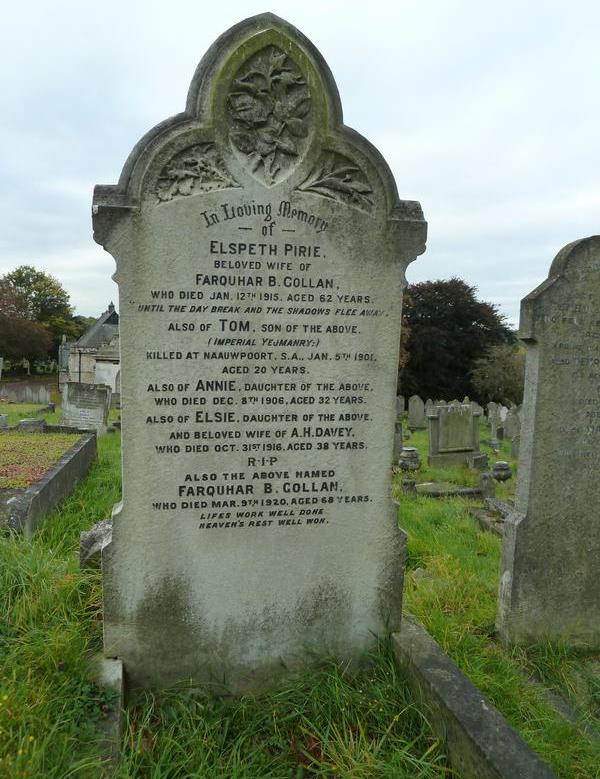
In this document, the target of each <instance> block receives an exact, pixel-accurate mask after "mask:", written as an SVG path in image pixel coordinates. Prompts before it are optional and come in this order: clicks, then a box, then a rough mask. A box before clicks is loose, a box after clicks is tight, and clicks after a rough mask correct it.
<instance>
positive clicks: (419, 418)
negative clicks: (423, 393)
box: [408, 395, 427, 430]
mask: <svg viewBox="0 0 600 779" xmlns="http://www.w3.org/2000/svg"><path fill="white" fill-rule="evenodd" d="M408 427H409V428H410V429H411V430H425V428H426V427H427V419H426V417H425V404H424V403H423V401H422V400H421V398H420V397H419V396H418V395H411V396H410V398H409V399H408Z"/></svg>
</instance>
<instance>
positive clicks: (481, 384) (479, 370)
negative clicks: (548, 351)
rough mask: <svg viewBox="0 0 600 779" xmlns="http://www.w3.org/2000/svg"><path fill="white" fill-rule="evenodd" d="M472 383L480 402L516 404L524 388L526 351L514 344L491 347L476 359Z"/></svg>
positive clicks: (472, 372) (521, 396)
mask: <svg viewBox="0 0 600 779" xmlns="http://www.w3.org/2000/svg"><path fill="white" fill-rule="evenodd" d="M471 383H472V384H473V387H474V389H475V392H476V393H477V397H479V398H480V400H481V402H482V403H488V402H489V401H491V400H493V401H495V402H496V403H504V404H509V403H514V404H515V405H519V403H521V401H522V400H523V388H524V385H525V352H524V351H523V349H522V348H519V347H518V346H517V345H516V344H498V345H496V346H492V347H490V348H489V349H488V350H487V352H486V353H485V355H484V356H483V357H480V358H479V359H478V360H475V362H474V367H473V370H472V371H471Z"/></svg>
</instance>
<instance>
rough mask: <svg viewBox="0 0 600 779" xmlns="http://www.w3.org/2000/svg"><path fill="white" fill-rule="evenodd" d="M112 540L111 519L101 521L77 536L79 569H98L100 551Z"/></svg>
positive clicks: (100, 556) (100, 558) (100, 557)
mask: <svg viewBox="0 0 600 779" xmlns="http://www.w3.org/2000/svg"><path fill="white" fill-rule="evenodd" d="M111 540H112V519H102V520H100V522H96V524H95V525H93V526H92V527H91V528H90V529H89V530H84V531H83V532H82V533H80V534H79V567H80V568H99V567H100V562H101V560H102V550H103V549H104V547H105V546H108V544H110V542H111Z"/></svg>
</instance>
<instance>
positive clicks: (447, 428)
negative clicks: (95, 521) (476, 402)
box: [427, 401, 479, 467]
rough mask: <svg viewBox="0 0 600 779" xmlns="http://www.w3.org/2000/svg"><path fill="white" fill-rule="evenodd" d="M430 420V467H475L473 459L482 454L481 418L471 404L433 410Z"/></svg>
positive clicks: (449, 405)
mask: <svg viewBox="0 0 600 779" xmlns="http://www.w3.org/2000/svg"><path fill="white" fill-rule="evenodd" d="M427 420H428V422H429V456H428V463H429V465H433V466H441V467H444V466H451V465H473V455H475V454H477V453H479V414H477V413H476V412H474V411H473V407H472V406H471V404H470V403H466V404H463V403H459V402H458V401H452V403H450V404H448V405H438V406H433V407H432V409H431V411H430V413H429V414H428V415H427Z"/></svg>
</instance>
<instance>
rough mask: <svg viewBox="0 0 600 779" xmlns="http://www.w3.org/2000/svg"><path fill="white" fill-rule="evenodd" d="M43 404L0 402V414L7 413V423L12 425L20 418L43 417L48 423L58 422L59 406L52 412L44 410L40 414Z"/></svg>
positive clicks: (56, 423) (55, 423)
mask: <svg viewBox="0 0 600 779" xmlns="http://www.w3.org/2000/svg"><path fill="white" fill-rule="evenodd" d="M43 408H46V406H44V405H39V404H36V403H0V414H8V424H9V425H10V426H11V427H12V426H14V425H16V424H17V422H20V421H21V419H31V418H36V419H42V418H43V419H45V420H46V422H47V423H48V424H49V425H58V424H60V406H57V408H56V410H55V411H54V412H51V411H46V412H44V413H43V414H40V411H41V409H43Z"/></svg>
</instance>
